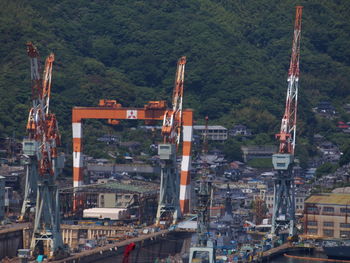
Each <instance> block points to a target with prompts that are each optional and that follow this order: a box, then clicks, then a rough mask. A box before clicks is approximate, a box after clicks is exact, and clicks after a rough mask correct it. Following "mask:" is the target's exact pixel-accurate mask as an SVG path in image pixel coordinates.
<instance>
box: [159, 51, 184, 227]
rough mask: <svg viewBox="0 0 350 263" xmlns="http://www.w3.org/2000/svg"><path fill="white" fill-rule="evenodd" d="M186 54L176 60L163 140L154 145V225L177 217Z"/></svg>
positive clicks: (165, 116)
mask: <svg viewBox="0 0 350 263" xmlns="http://www.w3.org/2000/svg"><path fill="white" fill-rule="evenodd" d="M185 65H186V57H181V58H180V59H179V60H178V63H177V69H176V75H175V83H174V90H173V98H172V109H169V110H166V111H165V113H164V117H163V126H162V136H163V143H161V144H159V145H158V154H159V158H160V159H161V161H162V162H161V179H160V194H159V203H158V209H157V215H156V224H157V225H158V224H160V221H161V220H162V219H166V221H169V219H170V218H172V223H173V224H175V223H176V221H177V219H178V218H179V217H180V213H181V212H180V203H179V194H180V196H181V192H180V191H181V189H180V177H179V175H178V169H177V165H176V151H177V149H178V146H179V143H180V134H181V126H182V99H183V89H184V79H185Z"/></svg>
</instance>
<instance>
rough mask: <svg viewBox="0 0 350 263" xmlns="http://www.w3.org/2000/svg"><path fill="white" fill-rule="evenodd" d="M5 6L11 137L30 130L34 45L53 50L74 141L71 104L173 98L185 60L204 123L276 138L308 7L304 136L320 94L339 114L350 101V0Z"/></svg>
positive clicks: (2, 74)
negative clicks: (238, 126) (295, 39)
mask: <svg viewBox="0 0 350 263" xmlns="http://www.w3.org/2000/svg"><path fill="white" fill-rule="evenodd" d="M1 2H2V5H1V6H2V7H1V9H0V42H1V46H0V57H1V63H0V136H1V137H2V136H7V135H11V134H12V133H13V131H15V132H16V134H17V135H24V134H25V122H26V119H27V115H28V109H29V107H30V94H31V87H30V68H29V59H28V57H27V55H26V49H25V43H26V42H27V41H33V42H34V43H35V44H36V45H37V47H38V49H39V52H40V53H41V55H42V61H44V58H45V56H46V55H47V54H48V53H49V52H50V51H53V52H54V53H55V56H56V60H55V63H54V69H53V87H52V98H51V104H50V106H51V109H52V111H53V112H55V113H56V115H57V117H58V120H59V123H60V127H61V131H62V132H63V135H64V137H65V138H66V139H68V138H69V137H70V136H71V131H70V129H71V128H70V120H71V108H72V107H73V106H93V105H96V104H97V103H98V99H100V98H107V99H117V100H118V101H119V102H120V103H122V105H124V106H130V105H132V106H142V105H143V104H144V103H145V102H146V101H147V100H156V99H167V100H170V97H171V94H172V88H173V87H172V84H173V79H174V75H175V69H176V61H177V59H178V58H179V57H180V56H183V55H186V56H187V65H186V73H185V74H186V75H185V98H184V104H185V105H184V106H185V107H191V108H194V109H195V110H196V118H197V119H203V116H205V115H209V117H210V120H211V121H212V122H215V123H221V124H224V125H227V126H228V127H230V126H232V124H234V123H243V124H246V125H247V126H248V127H249V128H251V129H253V132H254V133H266V134H268V135H272V134H274V133H276V132H277V131H278V128H279V123H280V119H281V116H282V113H283V108H284V100H285V93H286V89H287V83H286V78H287V70H288V67H289V59H290V53H291V43H292V33H293V21H294V15H295V8H294V6H295V5H296V4H301V5H303V6H304V10H303V22H302V40H301V60H300V67H301V77H300V93H299V94H300V96H299V98H300V99H299V119H300V121H299V127H298V133H299V134H301V135H302V136H304V137H305V138H306V137H310V135H312V134H313V132H315V131H318V130H320V131H322V125H321V124H320V123H319V121H318V120H317V119H316V118H315V116H314V114H313V113H312V111H311V110H312V107H315V105H316V104H317V103H318V102H319V101H321V100H328V101H331V102H332V103H333V104H334V105H335V106H336V107H337V109H338V110H340V111H341V106H342V105H343V104H344V103H346V102H348V101H349V99H350V87H349V83H350V48H349V47H350V35H349V34H350V1H348V0H333V1H329V0H308V1H292V0H286V1H278V0H269V1H267V0H221V1H220V0H216V1H214V0H213V1H210V0H184V1H183V0H179V1H172V0H147V1H135V0H119V1H112V0H110V1H108V0H106V1H101V0H95V1H93V0H91V1H83V0H75V1H68V0H53V1H43V0H32V1H24V0H22V1H21V0H2V1H1ZM344 116H345V115H344ZM345 118H348V117H346V116H345ZM326 128H327V127H326ZM326 128H325V129H326Z"/></svg>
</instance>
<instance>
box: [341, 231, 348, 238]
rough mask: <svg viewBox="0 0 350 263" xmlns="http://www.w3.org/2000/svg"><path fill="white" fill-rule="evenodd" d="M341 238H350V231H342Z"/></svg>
mask: <svg viewBox="0 0 350 263" xmlns="http://www.w3.org/2000/svg"><path fill="white" fill-rule="evenodd" d="M340 237H341V238H350V231H340Z"/></svg>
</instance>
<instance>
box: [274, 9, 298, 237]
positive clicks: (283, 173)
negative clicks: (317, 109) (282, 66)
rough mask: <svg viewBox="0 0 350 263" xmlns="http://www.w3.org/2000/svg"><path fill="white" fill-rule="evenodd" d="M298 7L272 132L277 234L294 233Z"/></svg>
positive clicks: (290, 235) (291, 235)
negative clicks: (281, 105)
mask: <svg viewBox="0 0 350 263" xmlns="http://www.w3.org/2000/svg"><path fill="white" fill-rule="evenodd" d="M302 8H303V7H302V6H296V16H295V24H294V36H293V45H292V55H291V60H290V66H289V71H288V89H287V98H286V105H285V112H284V115H283V118H282V123H281V129H280V133H278V134H276V138H277V139H278V140H279V149H278V153H277V154H274V155H273V156H272V163H273V166H274V169H275V171H276V172H277V175H276V177H275V178H274V204H273V214H272V229H271V234H272V235H273V236H275V235H278V234H279V232H280V231H281V230H284V229H288V230H289V237H293V236H295V234H296V229H295V187H294V177H293V163H294V150H295V136H296V127H297V125H296V120H297V105H298V83H299V57H300V37H301V15H302Z"/></svg>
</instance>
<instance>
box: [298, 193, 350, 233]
mask: <svg viewBox="0 0 350 263" xmlns="http://www.w3.org/2000/svg"><path fill="white" fill-rule="evenodd" d="M349 216H350V194H335V193H329V194H317V195H312V196H311V197H309V198H308V199H307V200H306V201H305V213H304V217H303V223H304V234H307V235H315V236H322V237H330V238H350V219H349Z"/></svg>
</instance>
